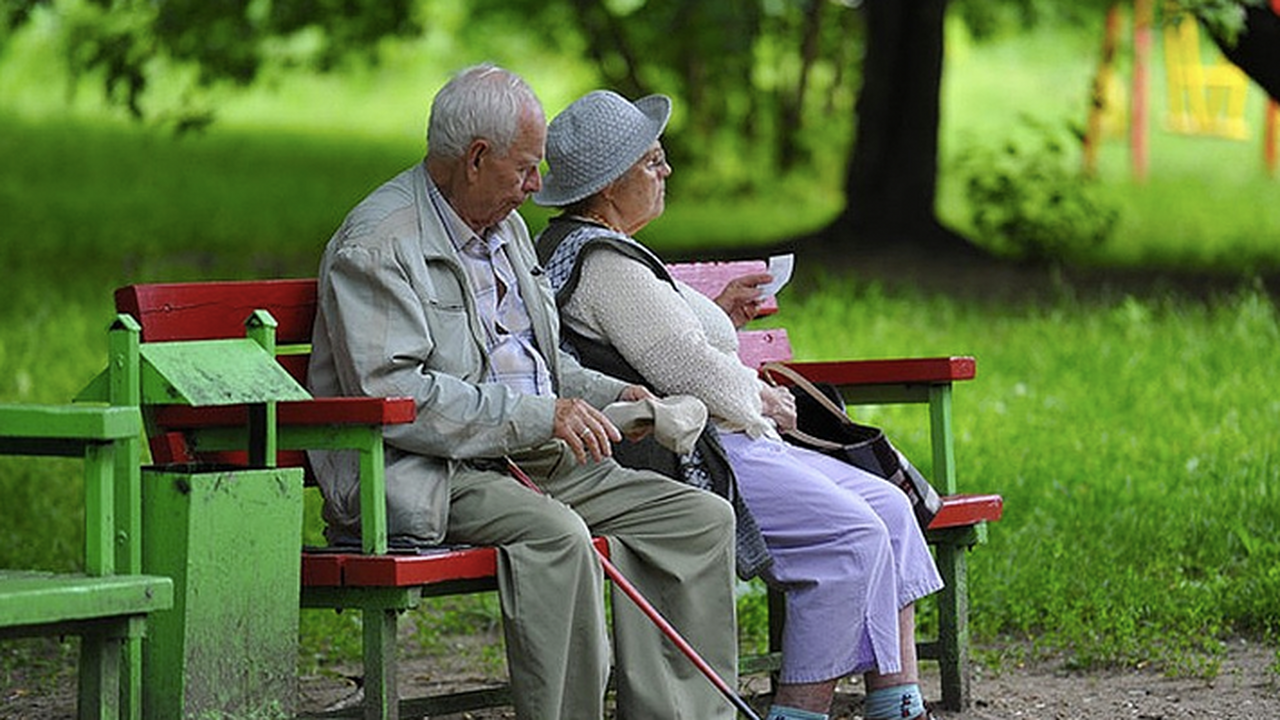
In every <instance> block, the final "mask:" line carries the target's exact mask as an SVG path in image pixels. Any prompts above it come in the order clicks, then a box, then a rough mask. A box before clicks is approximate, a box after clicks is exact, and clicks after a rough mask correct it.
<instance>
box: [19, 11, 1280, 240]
mask: <svg viewBox="0 0 1280 720" xmlns="http://www.w3.org/2000/svg"><path fill="white" fill-rule="evenodd" d="M1263 1H1264V0H1180V4H1181V5H1182V6H1183V7H1185V8H1187V9H1188V10H1190V11H1192V12H1193V13H1195V14H1196V16H1197V17H1198V18H1199V19H1200V21H1201V22H1202V23H1204V24H1205V26H1206V28H1208V29H1209V31H1210V32H1211V34H1212V35H1213V37H1214V38H1215V40H1217V41H1218V42H1219V43H1221V44H1222V45H1223V46H1224V51H1225V52H1226V54H1227V55H1228V57H1230V58H1232V60H1234V61H1235V62H1237V64H1239V65H1240V66H1241V67H1242V68H1244V69H1245V71H1246V72H1248V73H1249V74H1250V75H1251V76H1252V77H1254V78H1255V79H1256V80H1257V81H1258V82H1259V83H1260V84H1262V86H1263V87H1264V88H1266V89H1267V90H1268V92H1270V93H1271V94H1272V96H1273V97H1280V42H1277V38H1280V18H1277V16H1276V15H1275V14H1274V13H1272V12H1271V11H1270V10H1268V9H1265V8H1263V7H1262V3H1263ZM1113 2H1115V0H1079V1H1078V2H1075V3H1065V4H1064V3H1057V2H1054V1H1053V0H1000V1H999V2H991V1H990V0H953V2H951V3H948V0H702V1H700V2H687V1H686V0H470V1H469V3H468V7H469V10H470V13H471V18H472V20H473V22H470V23H468V26H467V27H468V32H476V33H483V32H485V31H486V29H487V28H489V27H490V25H489V23H491V22H499V21H505V22H508V23H518V25H519V26H520V27H523V28H526V29H527V30H528V31H529V32H534V33H537V34H539V35H540V36H542V37H544V38H547V39H548V41H549V42H552V43H555V44H557V45H558V46H559V47H561V48H564V49H566V51H568V52H581V53H583V54H584V55H585V56H586V57H589V58H590V59H591V60H592V61H593V62H594V63H595V65H596V67H597V68H598V71H599V74H600V77H601V78H602V79H603V81H604V82H605V84H607V85H609V86H611V87H614V88H617V89H618V90H620V91H622V92H624V93H626V94H628V95H632V96H638V95H643V94H647V93H649V92H655V91H661V92H665V93H668V94H672V95H675V96H676V97H677V98H678V99H679V100H680V107H681V109H682V110H681V112H682V122H683V123H684V125H683V127H682V128H681V132H680V133H678V134H674V135H673V136H672V138H671V145H672V147H671V148H670V149H671V152H672V155H673V156H674V157H675V158H676V159H677V160H678V161H682V162H688V163H690V164H691V165H694V166H699V167H709V168H711V170H710V172H708V173H705V174H704V176H705V177H710V178H716V182H715V184H714V185H708V186H706V187H705V188H703V190H704V191H705V192H708V193H710V192H715V193H718V194H723V193H726V192H734V191H750V190H756V189H759V188H760V187H761V186H762V185H763V184H764V183H766V182H772V180H773V178H774V176H775V175H776V174H777V173H779V172H790V171H797V170H800V171H803V170H811V169H812V168H814V167H815V166H816V165H817V164H819V163H821V162H827V161H829V158H831V157H836V158H839V157H845V158H847V163H846V165H845V170H844V187H845V195H846V198H847V203H846V207H845V209H844V211H843V212H842V213H841V214H840V216H839V217H838V218H837V219H836V220H835V221H834V222H833V223H832V224H831V226H829V227H828V228H826V229H825V230H824V231H822V232H821V233H819V234H818V239H819V240H823V241H826V242H830V243H835V244H838V245H840V246H841V247H850V246H858V247H861V248H868V249H883V248H889V247H894V246H899V247H901V248H904V249H907V250H909V251H911V252H919V251H921V250H928V251H930V252H937V251H940V250H960V251H970V250H972V247H971V246H970V245H969V244H968V242H967V241H966V240H965V239H964V238H961V237H959V236H958V235H956V234H955V233H953V232H952V231H950V230H949V229H947V228H945V227H943V226H942V225H941V224H940V223H939V222H938V220H937V217H936V213H935V209H934V203H935V194H936V178H937V164H938V158H937V152H938V121H939V90H940V85H941V77H942V58H943V41H944V40H943V39H944V34H943V22H944V19H945V17H946V14H947V12H948V9H949V5H950V6H951V7H952V9H954V10H955V11H957V12H958V13H960V14H961V15H962V16H963V17H964V19H965V20H966V22H967V23H968V25H969V26H970V27H971V28H972V29H973V30H974V32H975V33H976V34H978V35H981V34H982V33H984V32H990V31H991V30H993V29H995V28H998V27H1001V26H1002V25H1003V24H1008V23H1010V22H1014V23H1021V24H1029V23H1031V22H1035V21H1037V20H1038V19H1040V18H1042V17H1044V16H1045V15H1046V14H1053V15H1058V16H1061V15H1065V16H1066V17H1067V19H1068V20H1076V21H1078V20H1079V18H1081V17H1085V16H1086V15H1087V14H1089V13H1093V14H1094V16H1097V17H1100V16H1101V13H1102V12H1103V11H1104V10H1105V9H1106V8H1107V7H1109V6H1110V5H1112V4H1113ZM2 7H3V9H2V10H0V23H3V27H0V37H3V32H7V31H10V30H12V29H13V28H16V27H19V26H21V25H23V24H24V23H26V22H29V21H30V19H31V17H32V16H33V13H35V12H36V11H37V9H40V10H43V11H52V12H55V13H57V14H58V15H59V16H60V17H61V19H62V20H63V24H64V25H65V27H66V28H67V33H68V35H67V37H68V43H67V53H68V58H69V60H70V66H71V67H72V69H73V71H74V72H77V73H86V72H88V71H90V70H96V71H102V77H103V82H104V92H105V93H106V95H107V96H108V97H109V98H110V99H112V100H113V101H115V102H117V103H119V104H121V105H123V106H125V107H127V108H129V111H130V112H131V113H133V114H134V115H135V116H136V117H142V116H143V115H144V114H145V109H144V107H143V103H142V98H143V96H144V93H145V91H146V89H147V85H148V78H149V75H148V72H149V68H150V63H151V62H152V61H153V60H155V59H157V58H159V59H166V60H169V61H172V62H177V63H190V64H192V65H194V66H195V67H197V68H198V70H199V73H198V77H197V81H196V82H197V86H203V85H212V84H215V83H219V82H232V83H248V82H251V81H252V80H253V79H254V77H256V75H257V73H258V71H259V69H260V68H261V67H262V66H263V64H264V63H265V62H267V61H268V59H271V58H275V57H278V53H279V48H280V47H281V45H282V43H286V42H287V41H288V40H289V39H291V38H297V37H298V36H300V35H302V34H308V36H309V37H312V38H318V42H316V43H314V50H313V51H311V52H309V53H304V54H302V55H293V56H290V61H291V62H297V63H302V64H306V65H308V66H310V67H314V68H318V69H320V70H324V69H328V68H331V67H333V66H334V65H335V63H336V62H337V61H338V60H339V59H340V58H342V57H344V56H346V55H348V54H364V55H367V56H372V54H373V50H374V48H376V46H377V41H378V40H380V39H381V38H384V37H388V36H409V35H413V34H415V33H418V32H420V31H421V29H422V23H423V22H425V21H429V20H430V18H419V17H418V11H417V4H416V2H415V0H206V1H204V2H172V1H170V2H162V1H157V0H7V3H6V4H4V5H3V6H2ZM855 97H856V106H855V99H854V98H855ZM211 119H212V115H211V113H210V112H209V111H207V110H203V109H200V108H198V107H196V106H192V108H189V109H188V110H187V112H186V113H185V114H183V115H182V116H180V117H178V118H177V119H176V122H175V125H176V127H178V129H185V128H191V127H198V126H200V125H202V124H204V123H207V122H209V121H210V120H211ZM833 127H835V128H838V129H837V130H836V131H832V130H831V129H830V128H833ZM850 139H852V143H850ZM833 149H834V152H833Z"/></svg>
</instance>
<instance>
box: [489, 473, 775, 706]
mask: <svg viewBox="0 0 1280 720" xmlns="http://www.w3.org/2000/svg"><path fill="white" fill-rule="evenodd" d="M507 467H508V468H509V469H510V470H511V474H512V475H514V476H515V478H516V480H519V481H520V484H521V485H524V486H525V487H527V488H529V489H530V490H532V491H534V492H536V493H538V494H539V495H543V494H544V493H543V492H542V488H540V487H538V486H537V484H536V483H534V482H533V479H532V478H530V477H529V476H528V475H526V474H525V472H524V471H523V470H521V469H520V466H519V465H516V464H515V461H513V460H512V459H511V458H507ZM592 547H593V548H594V549H595V551H596V556H597V557H598V558H599V559H600V566H601V567H602V568H604V574H605V575H608V576H609V579H610V580H612V581H613V585H614V587H616V588H618V589H620V590H622V592H623V593H625V594H626V596H627V597H629V598H631V602H633V603H635V604H636V607H638V608H640V611H641V612H643V613H644V614H645V615H646V616H647V617H648V618H649V619H650V620H651V621H653V624H654V625H656V626H657V627H658V629H659V630H661V631H662V634H663V635H666V636H667V639H668V640H670V641H671V642H672V643H674V644H675V646H676V647H677V648H678V649H679V650H680V652H682V653H684V656H685V657H687V658H689V661H690V662H692V663H693V665H694V667H696V668H698V671H699V672H701V673H702V674H703V675H704V676H705V677H706V678H707V679H708V680H710V681H711V684H712V685H715V686H716V689H717V690H719V691H720V694H722V695H724V696H725V698H726V699H727V700H729V702H731V703H733V706H734V707H736V708H737V709H738V712H740V713H742V714H743V715H745V716H747V717H748V718H750V720H760V716H759V715H757V714H756V712H755V710H752V709H751V706H750V705H748V704H747V701H746V700H743V699H742V696H741V695H739V694H738V693H737V692H736V691H735V690H734V689H733V688H731V687H729V683H727V682H725V680H724V678H722V677H720V675H719V673H717V672H716V671H715V668H713V667H711V665H710V664H708V663H707V661H706V660H704V659H703V658H702V656H701V655H699V654H698V651H697V650H694V649H693V646H692V645H690V644H689V641H687V640H685V639H684V638H683V637H682V636H681V635H680V633H679V632H677V631H676V629H675V628H674V627H673V626H672V625H671V623H670V622H668V621H667V619H666V618H664V617H663V616H662V613H660V612H658V609H657V608H655V607H654V606H653V604H652V603H650V602H649V601H648V600H646V599H645V597H644V595H642V594H640V590H639V589H638V588H636V586H635V585H632V584H631V581H630V580H627V578H626V577H625V576H623V574H622V573H621V572H620V571H619V570H618V568H617V567H616V566H614V564H613V563H612V562H610V561H609V558H607V557H605V555H604V553H602V552H601V551H600V548H597V547H595V545H592Z"/></svg>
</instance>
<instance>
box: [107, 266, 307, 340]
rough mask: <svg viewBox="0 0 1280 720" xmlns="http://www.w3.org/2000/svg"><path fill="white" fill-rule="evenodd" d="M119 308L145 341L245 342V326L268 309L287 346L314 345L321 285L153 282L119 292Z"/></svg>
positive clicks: (278, 337) (303, 281) (301, 281)
mask: <svg viewBox="0 0 1280 720" xmlns="http://www.w3.org/2000/svg"><path fill="white" fill-rule="evenodd" d="M115 300H116V309H117V310H118V311H119V312H127V313H129V314H130V315H133V317H134V318H135V319H137V321H138V322H139V323H141V324H142V340H143V342H161V341H175V340H214V339H218V338H229V337H244V321H245V319H246V318H248V317H249V315H250V314H252V313H253V311H254V310H268V311H270V313H271V315H272V317H274V318H275V320H276V322H277V323H278V324H279V325H278V327H277V328H276V340H277V341H278V342H280V343H282V344H295V343H310V342H311V326H312V324H313V322H314V320H315V313H316V280H315V278H305V279H296V280H230V281H221V282H189V283H151V284H145V285H129V286H127V287H122V288H120V289H119V290H116V296H115Z"/></svg>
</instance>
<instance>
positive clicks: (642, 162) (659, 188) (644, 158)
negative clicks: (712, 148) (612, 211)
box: [609, 140, 671, 234]
mask: <svg viewBox="0 0 1280 720" xmlns="http://www.w3.org/2000/svg"><path fill="white" fill-rule="evenodd" d="M670 174H671V166H670V165H668V164H667V154H666V153H665V152H664V151H663V149H662V143H660V142H658V141H656V140H655V141H654V143H653V145H651V146H650V147H649V149H648V150H646V151H645V153H644V155H641V156H640V159H639V160H637V161H636V164H635V165H632V166H631V167H630V168H629V169H628V170H627V171H626V172H625V173H623V175H622V177H620V178H618V179H617V181H615V182H614V185H613V187H612V188H611V189H610V190H611V191H610V193H609V197H610V200H611V201H612V202H613V206H614V207H615V208H616V209H617V211H618V214H619V216H621V218H622V224H623V227H622V230H623V231H625V232H626V233H628V234H632V233H635V232H636V231H637V230H639V229H640V228H642V227H644V226H645V225H647V224H648V223H649V221H651V220H653V219H654V218H656V217H658V216H659V215H661V214H662V211H663V208H664V207H665V206H664V198H663V196H664V194H665V193H666V187H667V176H668V175H670Z"/></svg>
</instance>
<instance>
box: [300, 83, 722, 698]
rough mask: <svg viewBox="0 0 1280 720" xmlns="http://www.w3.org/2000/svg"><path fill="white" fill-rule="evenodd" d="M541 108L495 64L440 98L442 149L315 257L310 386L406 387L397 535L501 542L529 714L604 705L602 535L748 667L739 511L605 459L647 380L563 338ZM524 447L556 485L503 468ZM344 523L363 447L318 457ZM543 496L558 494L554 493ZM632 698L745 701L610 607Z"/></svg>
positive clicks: (627, 565)
mask: <svg viewBox="0 0 1280 720" xmlns="http://www.w3.org/2000/svg"><path fill="white" fill-rule="evenodd" d="M545 139H546V118H545V115H544V113H543V110H542V106H541V104H540V103H539V101H538V99H537V97H536V96H535V95H534V93H533V91H532V90H531V89H530V88H529V87H528V85H527V84H525V82H524V81H523V80H522V79H520V78H519V77H518V76H516V75H514V74H513V73H510V72H508V71H506V70H503V69H501V68H497V67H493V66H489V65H484V66H478V67H473V68H469V69H467V70H464V71H462V72H461V73H459V74H458V75H457V76H455V77H454V78H453V79H452V80H451V81H450V82H449V83H448V84H446V85H445V87H444V88H442V89H441V90H440V92H439V93H438V94H437V95H436V98H435V100H434V101H433V103H432V107H431V118H430V123H429V126H428V132H427V155H426V159H425V161H424V162H423V163H420V164H418V165H415V166H414V167H411V168H410V169H408V170H406V171H404V172H403V173H401V174H400V175H398V176H396V177H395V178H393V179H392V180H391V181H389V182H388V183H386V184H384V185H383V186H381V187H379V188H378V189H377V190H375V191H374V192H373V193H372V194H370V195H369V196H368V197H367V198H365V199H364V200H363V201H362V202H361V203H360V204H359V205H357V206H356V208H355V209H354V210H352V211H351V213H350V214H349V215H348V216H347V218H346V220H345V221H344V222H343V224H342V226H341V227H340V228H338V231H337V232H336V233H335V234H334V236H333V238H332V239H330V241H329V244H328V246H327V248H326V250H325V253H324V257H323V260H322V261H321V265H320V286H319V293H320V295H319V312H318V314H317V317H316V324H315V332H314V339H313V342H314V348H313V353H312V365H311V369H310V378H309V383H310V385H311V389H312V390H313V392H315V394H317V395H322V396H338V395H347V396H408V397H412V398H414V399H415V400H416V402H417V408H418V415H417V420H416V421H415V422H414V423H412V424H410V425H399V426H391V427H388V429H387V431H386V434H385V441H386V472H387V511H388V521H389V525H390V530H391V533H392V535H393V536H394V537H395V538H397V539H399V540H401V541H409V542H415V543H424V544H431V543H438V542H441V541H444V542H456V543H471V544H477V545H495V546H497V547H498V573H497V575H498V586H499V590H498V592H499V597H500V600H501V604H502V610H503V619H504V623H503V629H504V632H505V637H506V645H507V657H508V664H509V667H510V673H511V682H512V689H513V695H514V697H515V704H516V712H517V715H518V716H519V717H522V718H529V719H530V720H545V719H547V718H599V717H601V716H602V715H603V706H604V693H605V686H606V682H607V679H608V671H609V648H608V631H607V628H606V620H605V614H604V608H603V603H602V589H603V577H602V572H601V569H600V566H599V563H598V562H597V559H596V557H595V556H594V553H593V550H592V547H591V543H590V537H591V535H592V534H598V535H603V536H606V537H608V538H609V539H610V548H611V554H612V558H613V560H614V563H615V564H616V565H617V566H618V568H619V569H620V570H621V571H622V573H623V574H624V575H626V576H627V577H628V578H629V579H630V580H631V581H632V582H633V583H634V584H635V585H636V586H637V587H638V588H639V590H640V591H641V592H642V593H643V594H644V595H645V596H646V597H648V598H649V599H651V600H652V601H653V602H654V604H655V605H657V606H658V609H659V610H660V611H661V612H662V613H663V614H664V615H665V616H666V617H667V618H668V619H669V620H670V621H671V622H672V624H673V625H674V626H675V627H676V628H678V629H679V630H680V631H681V633H682V634H684V636H685V637H686V638H687V639H688V640H689V641H690V643H691V644H692V645H693V646H694V647H696V648H698V650H699V652H700V653H701V654H702V655H703V657H704V658H705V659H706V660H707V661H708V662H709V663H711V665H712V666H713V667H714V668H715V669H716V670H717V671H718V672H719V673H720V674H721V676H722V677H725V678H729V679H732V678H734V677H735V665H736V656H737V652H736V640H735V624H734V597H733V584H732V574H733V562H734V558H733V537H734V534H733V516H732V510H731V508H730V506H729V505H728V504H727V503H726V502H724V501H723V500H721V499H720V498H718V497H716V496H714V495H711V494H709V493H704V492H701V491H698V490H694V489H692V488H690V487H688V486H685V485H682V484H680V483H677V482H674V481H670V480H667V479H665V478H663V477H661V476H659V475H656V474H650V473H642V472H635V471H631V470H626V469H623V468H621V467H620V466H618V465H617V463H615V462H614V461H613V460H612V459H611V458H610V457H609V456H610V443H611V442H612V441H617V440H619V439H620V437H621V436H620V435H619V432H618V430H617V428H616V427H614V426H613V425H612V423H610V422H609V420H608V419H607V418H606V417H605V416H604V415H603V413H601V412H600V411H599V410H598V409H597V408H599V407H602V406H603V405H604V404H607V403H609V402H612V401H614V400H617V399H619V398H621V399H640V398H644V397H648V391H647V390H645V389H643V388H641V387H638V386H628V385H626V384H625V383H623V382H621V381H619V380H616V379H613V378H610V377H608V376H605V375H602V374H599V373H596V372H594V371H590V370H587V369H584V368H583V367H581V366H580V365H578V363H577V362H576V361H574V360H573V358H572V357H570V356H568V355H567V354H565V353H563V352H561V351H560V350H559V325H558V319H557V314H556V308H555V303H554V300H553V298H552V296H551V293H550V291H549V289H548V287H547V285H546V282H545V279H544V278H543V277H542V271H541V269H540V268H539V267H538V266H537V262H536V260H535V257H534V252H533V247H532V244H531V242H530V239H529V234H528V230H527V228H526V227H525V224H524V222H523V220H522V219H521V218H520V216H519V214H518V213H516V212H515V209H516V208H517V207H519V206H520V204H521V203H523V202H524V200H525V198H527V197H528V196H529V195H530V194H531V193H533V192H536V191H537V190H538V189H539V188H540V187H541V178H540V176H539V174H538V165H539V163H540V162H541V160H542V155H543V145H544V141H545ZM507 457H509V458H511V459H512V460H514V461H515V463H516V464H517V465H519V466H520V467H521V468H523V470H524V471H525V472H526V473H527V474H528V475H529V476H530V477H531V478H532V479H533V480H534V482H536V483H537V484H538V485H539V486H540V489H541V491H542V492H541V493H539V492H535V491H533V490H531V489H529V488H526V487H524V486H523V485H521V484H519V483H518V482H516V480H514V479H513V478H512V477H511V475H510V474H509V473H508V472H507V466H506V458H507ZM314 460H315V464H316V471H317V474H318V476H319V479H320V484H321V487H322V488H323V490H324V495H325V518H326V520H327V522H328V523H329V533H330V537H331V539H337V538H340V537H349V536H353V535H356V534H357V533H358V530H359V529H358V518H359V507H358V503H359V492H358V488H357V480H356V472H355V462H356V460H355V459H354V458H353V457H351V456H350V455H347V454H341V453H334V454H325V455H320V454H317V457H316V458H315V459H314ZM543 493H545V494H543ZM613 622H614V639H615V646H614V655H615V661H616V664H617V670H618V672H617V687H618V705H619V714H620V716H624V717H628V718H654V719H655V720H656V719H658V718H661V719H663V720H670V719H671V718H698V719H702V718H716V717H724V718H728V717H732V714H733V713H732V708H731V707H730V706H729V705H728V704H727V703H726V702H724V700H723V698H721V697H720V696H719V695H718V694H717V691H716V689H715V688H714V686H713V685H712V684H711V683H709V682H707V680H706V679H705V678H703V677H701V676H700V675H699V674H698V672H697V671H696V670H695V668H694V667H693V666H692V665H690V664H689V663H688V661H687V660H686V659H685V658H683V657H682V656H680V655H679V653H676V652H674V651H672V649H671V648H670V646H664V643H666V642H667V641H666V640H665V639H664V638H663V636H662V635H661V633H659V632H658V631H657V630H656V629H655V628H654V627H652V626H651V625H649V624H648V621H647V619H646V618H645V617H644V616H643V615H642V614H641V613H640V612H639V610H638V609H637V608H635V607H632V606H631V605H630V604H629V603H626V602H619V603H617V604H615V606H614V613H613Z"/></svg>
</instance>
